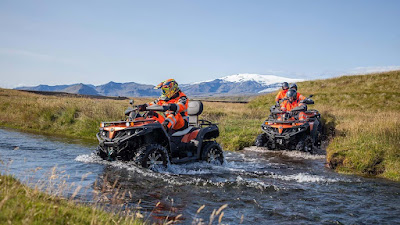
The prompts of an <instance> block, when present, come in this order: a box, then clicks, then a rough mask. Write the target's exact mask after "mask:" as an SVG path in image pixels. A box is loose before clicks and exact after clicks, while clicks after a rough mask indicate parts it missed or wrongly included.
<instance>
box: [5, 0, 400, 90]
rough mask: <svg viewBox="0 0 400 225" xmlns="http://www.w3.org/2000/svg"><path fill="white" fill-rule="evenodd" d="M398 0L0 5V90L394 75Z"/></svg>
mask: <svg viewBox="0 0 400 225" xmlns="http://www.w3.org/2000/svg"><path fill="white" fill-rule="evenodd" d="M399 12H400V1H378V0H376V1H368V0H360V1H353V0H343V1H328V0H326V1H323V0H321V1H298V0H297V1H295V0H293V1H267V0H262V1H250V0H249V1H244V0H241V1H239V0H222V1H216V0H213V1H212V0H210V1H208V0H202V1H194V0H193V1H189V0H187V1H183V0H182V1H175V0H168V1H167V0H160V1H150V0H149V1H14V0H13V1H8V0H1V1H0V87H6V88H12V87H16V86H21V85H38V84H50V85H55V84H72V83H90V84H96V85H97V84H104V83H107V82H109V81H111V80H112V81H116V82H132V81H133V82H138V83H146V84H158V83H159V82H160V81H162V80H164V79H167V78H175V79H176V80H177V81H178V82H179V83H189V82H195V81H202V80H209V79H215V78H218V77H222V76H226V75H231V74H238V73H257V74H274V75H279V76H286V77H292V78H306V79H311V78H313V79H317V78H326V77H331V76H337V75H340V74H351V73H364V72H371V71H384V70H393V69H400V29H399V27H400V13H399Z"/></svg>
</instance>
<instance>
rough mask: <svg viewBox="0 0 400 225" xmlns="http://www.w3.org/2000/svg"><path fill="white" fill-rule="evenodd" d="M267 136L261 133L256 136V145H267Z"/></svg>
mask: <svg viewBox="0 0 400 225" xmlns="http://www.w3.org/2000/svg"><path fill="white" fill-rule="evenodd" d="M266 139H267V138H266V137H265V134H259V135H258V136H257V138H256V142H255V144H256V146H257V147H265V146H266V142H267V140H266Z"/></svg>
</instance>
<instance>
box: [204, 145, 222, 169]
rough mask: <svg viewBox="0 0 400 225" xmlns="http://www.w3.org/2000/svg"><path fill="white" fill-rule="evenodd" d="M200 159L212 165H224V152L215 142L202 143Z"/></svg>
mask: <svg viewBox="0 0 400 225" xmlns="http://www.w3.org/2000/svg"><path fill="white" fill-rule="evenodd" d="M201 159H202V160H204V161H206V162H208V163H212V164H219V165H222V164H223V163H224V152H223V151H222V148H221V146H219V144H218V143H217V142H215V141H207V142H204V143H203V147H202V154H201Z"/></svg>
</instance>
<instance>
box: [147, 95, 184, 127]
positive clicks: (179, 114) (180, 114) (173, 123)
mask: <svg viewBox="0 0 400 225" xmlns="http://www.w3.org/2000/svg"><path fill="white" fill-rule="evenodd" d="M147 104H148V105H154V104H156V105H168V104H176V107H177V110H176V112H174V111H166V112H165V117H163V116H162V115H161V114H159V117H158V119H157V121H158V122H160V123H162V122H164V120H168V121H169V124H168V128H172V129H173V130H178V129H181V128H182V127H183V126H184V125H185V120H186V121H188V113H187V108H188V104H189V99H188V98H187V97H186V95H185V94H184V93H183V92H182V91H179V92H178V93H176V94H175V95H174V96H173V97H172V98H171V99H169V100H168V99H162V98H161V97H160V98H158V99H157V100H155V101H154V102H150V103H147Z"/></svg>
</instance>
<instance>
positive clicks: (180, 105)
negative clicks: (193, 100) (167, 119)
mask: <svg viewBox="0 0 400 225" xmlns="http://www.w3.org/2000/svg"><path fill="white" fill-rule="evenodd" d="M170 110H172V111H175V112H177V113H181V112H184V111H186V110H187V98H186V97H185V96H182V97H180V98H179V100H178V101H177V102H176V103H173V104H170Z"/></svg>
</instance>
